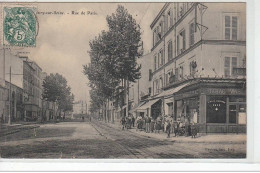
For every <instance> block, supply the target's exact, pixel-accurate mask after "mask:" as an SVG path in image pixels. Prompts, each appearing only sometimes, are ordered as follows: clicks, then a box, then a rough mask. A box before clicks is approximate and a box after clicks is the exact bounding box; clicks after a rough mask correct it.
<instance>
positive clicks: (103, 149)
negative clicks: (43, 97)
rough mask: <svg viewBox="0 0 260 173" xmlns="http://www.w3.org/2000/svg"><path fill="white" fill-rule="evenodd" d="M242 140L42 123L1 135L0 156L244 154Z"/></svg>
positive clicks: (226, 156) (76, 156)
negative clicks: (190, 139) (185, 138)
mask: <svg viewBox="0 0 260 173" xmlns="http://www.w3.org/2000/svg"><path fill="white" fill-rule="evenodd" d="M245 150H246V145H245V144H236V145H234V144H230V143H226V144H225V143H221V144H219V143H206V142H205V143H185V142H184V143H180V142H174V141H167V140H159V139H155V138H148V137H145V136H142V135H139V134H137V133H133V132H130V131H122V130H119V129H118V128H115V127H111V126H107V125H106V124H105V123H102V122H98V121H92V123H88V122H66V123H58V124H47V125H41V126H40V128H35V129H29V130H24V131H21V132H19V133H15V134H11V135H7V136H4V137H1V138H0V155H1V157H2V158H167V159H170V158H244V157H245V156H246V154H245V153H246V152H245Z"/></svg>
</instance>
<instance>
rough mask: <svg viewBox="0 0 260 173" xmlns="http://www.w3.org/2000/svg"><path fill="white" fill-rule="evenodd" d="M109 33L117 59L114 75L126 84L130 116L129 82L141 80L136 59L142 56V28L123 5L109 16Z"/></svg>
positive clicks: (126, 99) (111, 46) (114, 55)
mask: <svg viewBox="0 0 260 173" xmlns="http://www.w3.org/2000/svg"><path fill="white" fill-rule="evenodd" d="M106 19H107V23H108V27H109V33H111V34H110V35H112V36H113V37H112V38H114V39H113V40H112V41H110V42H112V44H110V45H109V46H107V47H109V48H110V50H112V53H111V54H112V56H113V57H114V58H115V60H114V61H113V62H115V63H114V66H115V67H114V68H113V69H115V70H114V71H112V74H114V75H115V76H116V77H118V78H120V79H121V80H122V81H124V82H123V84H124V91H125V101H126V115H127V116H128V94H129V92H128V88H129V81H130V82H135V81H136V79H139V78H140V76H141V74H140V69H141V66H138V65H137V62H136V59H137V58H138V57H140V56H142V51H140V47H141V45H142V44H141V32H140V26H139V24H137V23H136V21H135V19H134V18H133V17H132V15H131V14H129V13H128V11H127V10H126V9H125V8H124V7H123V6H121V5H119V6H118V8H117V10H116V13H113V14H112V15H111V16H107V18H106Z"/></svg>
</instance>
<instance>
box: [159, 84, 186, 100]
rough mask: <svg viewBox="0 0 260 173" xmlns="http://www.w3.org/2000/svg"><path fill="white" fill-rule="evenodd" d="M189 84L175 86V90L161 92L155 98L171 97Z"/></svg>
mask: <svg viewBox="0 0 260 173" xmlns="http://www.w3.org/2000/svg"><path fill="white" fill-rule="evenodd" d="M189 84H190V83H186V84H183V85H180V86H177V87H175V88H172V89H169V90H166V91H163V92H162V93H161V94H159V95H158V96H157V97H165V96H170V95H173V94H174V93H176V92H178V91H180V90H181V89H182V88H184V87H186V86H187V85H189Z"/></svg>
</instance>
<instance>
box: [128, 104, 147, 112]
mask: <svg viewBox="0 0 260 173" xmlns="http://www.w3.org/2000/svg"><path fill="white" fill-rule="evenodd" d="M144 104H145V102H143V103H141V104H139V105H138V106H137V107H135V108H133V109H131V110H130V111H129V113H130V114H133V113H134V112H135V111H136V110H137V109H138V108H140V107H141V106H143V105H144Z"/></svg>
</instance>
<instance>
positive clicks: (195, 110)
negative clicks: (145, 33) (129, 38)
mask: <svg viewBox="0 0 260 173" xmlns="http://www.w3.org/2000/svg"><path fill="white" fill-rule="evenodd" d="M245 9H246V5H245V3H235V4H234V3H225V4H223V3H222V4H221V3H197V2H196V3H188V2H176V3H166V4H165V5H164V7H163V8H162V9H161V11H160V12H159V14H158V15H157V16H156V18H155V19H154V21H153V22H152V24H151V29H152V31H153V47H152V50H151V51H152V56H153V57H152V61H153V65H152V69H153V71H152V84H151V86H152V91H151V97H150V98H149V102H148V103H146V104H145V105H144V106H143V108H145V109H147V111H148V112H149V113H148V114H149V116H152V117H153V118H157V117H158V116H159V115H166V116H167V115H168V116H172V117H173V118H174V119H175V120H176V121H183V122H185V123H199V124H200V128H201V132H209V133H211V132H220V133H222V132H245V131H246V14H245V11H246V10H245Z"/></svg>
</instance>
